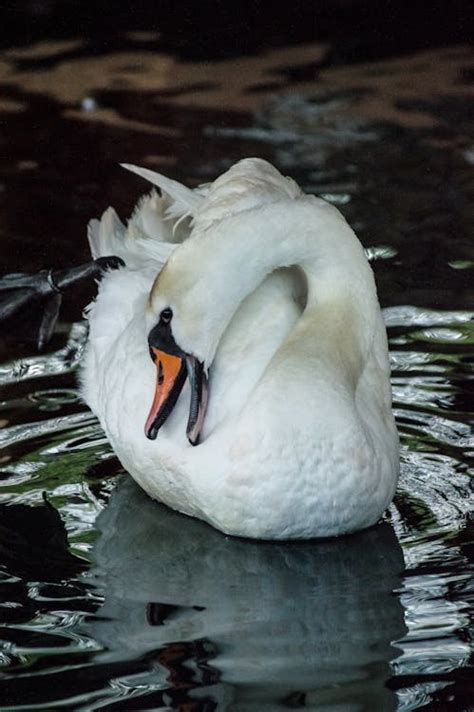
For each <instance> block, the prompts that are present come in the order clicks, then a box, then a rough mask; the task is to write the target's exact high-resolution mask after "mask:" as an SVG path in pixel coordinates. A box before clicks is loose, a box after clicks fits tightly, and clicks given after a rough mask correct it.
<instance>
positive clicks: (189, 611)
mask: <svg viewBox="0 0 474 712" xmlns="http://www.w3.org/2000/svg"><path fill="white" fill-rule="evenodd" d="M35 7H36V6H35ZM38 7H40V5H38ZM59 34H60V33H59ZM309 34H311V33H309ZM170 37H171V39H170ZM254 39H255V37H254ZM277 39H278V41H277V40H275V42H274V45H273V46H272V47H266V48H263V47H262V46H261V45H259V44H258V42H256V43H254V45H252V48H253V51H254V54H252V55H250V54H247V55H246V56H243V57H236V56H235V54H236V53H235V51H234V52H232V53H231V54H233V58H229V57H226V56H222V57H219V56H218V54H219V53H218V52H217V53H216V56H215V57H214V59H213V61H212V62H209V61H205V60H204V59H203V58H202V57H201V56H194V57H192V56H190V53H189V51H185V50H186V47H187V48H188V49H189V47H188V45H186V46H185V47H184V48H183V47H182V48H181V50H182V51H181V50H180V48H179V47H178V44H177V43H176V42H175V45H174V46H173V47H172V48H171V49H170V44H171V45H172V44H173V37H172V36H171V35H170V36H165V37H164V38H163V36H161V37H159V36H158V35H157V34H156V32H155V31H154V30H153V31H148V32H144V31H143V28H142V31H141V32H140V33H138V34H137V33H136V32H134V33H129V34H128V35H127V34H125V33H123V32H122V34H120V35H118V36H114V38H113V41H111V42H110V43H109V45H107V44H106V43H105V44H104V43H102V44H101V45H100V46H98V45H97V43H95V44H94V41H93V40H91V39H90V38H89V39H88V41H85V40H82V39H81V36H80V35H77V36H75V37H71V31H70V30H69V32H68V33H65V36H61V35H60V36H59V37H58V38H57V39H56V40H54V41H52V40H51V41H48V42H43V43H40V44H33V45H30V44H26V41H25V43H24V44H23V45H22V46H18V47H16V48H12V47H9V48H6V49H5V50H3V52H2V54H1V55H0V85H1V88H2V98H0V122H1V124H0V128H1V139H0V140H1V142H2V153H1V157H0V171H1V178H0V180H1V182H0V214H1V218H0V231H1V233H2V234H1V241H0V254H1V258H2V268H3V271H4V272H11V271H18V270H24V271H29V270H31V271H33V270H37V269H40V268H44V267H63V266H68V265H72V264H76V263H79V262H81V261H85V260H87V259H88V255H87V247H86V240H85V225H86V223H87V221H88V219H89V218H90V217H93V216H97V215H99V214H100V213H101V212H102V211H103V210H104V209H105V208H106V207H107V206H108V205H109V204H112V205H114V206H115V207H116V208H117V209H118V211H119V213H121V215H122V216H123V217H125V216H126V215H127V214H128V213H129V211H130V210H131V208H132V207H133V205H134V202H135V201H136V200H137V198H138V197H139V195H140V191H141V190H143V184H142V183H141V182H139V181H138V180H136V179H135V178H134V177H132V176H130V175H127V174H125V173H124V172H123V171H122V170H121V169H120V168H118V166H117V164H118V163H119V162H122V161H130V162H133V163H138V164H142V165H147V166H149V167H152V168H153V167H156V168H157V170H160V171H162V172H165V173H168V174H169V175H171V176H173V177H177V178H178V179H181V180H184V181H186V182H188V183H189V184H191V185H196V184H198V183H199V182H203V181H206V180H209V179H212V178H213V177H215V176H216V175H217V174H218V173H220V172H222V171H223V170H225V169H226V168H227V167H228V166H229V165H231V163H232V162H234V161H235V160H237V159H239V158H242V157H244V156H251V155H256V156H261V157H263V158H267V159H268V160H270V161H272V162H273V163H274V164H275V165H276V166H277V167H278V168H279V169H280V170H282V171H283V172H285V173H286V174H288V175H291V176H292V177H293V178H295V179H296V180H297V181H298V182H299V183H300V184H301V185H302V186H303V187H304V188H305V189H306V190H307V191H310V192H314V193H317V194H319V195H322V196H323V197H325V198H326V199H327V200H329V201H331V202H333V203H335V204H336V205H337V206H338V207H339V208H340V209H341V210H342V211H343V213H344V214H345V215H346V216H347V218H348V219H349V221H350V222H351V224H352V225H353V227H354V229H355V230H356V232H357V233H358V235H359V236H360V238H361V240H362V242H363V243H364V245H365V246H366V248H367V250H368V254H369V256H370V257H371V259H372V261H373V262H372V263H373V267H374V270H375V273H376V278H377V282H378V286H379V293H380V300H381V303H382V305H383V306H384V307H385V317H386V322H387V327H388V331H389V337H390V345H391V356H392V365H393V390H394V406H395V412H396V416H397V422H398V425H399V429H400V433H401V440H402V453H401V457H402V476H401V481H400V486H399V490H398V493H397V496H396V499H395V502H394V504H393V506H392V507H391V509H390V511H389V512H388V513H387V515H386V517H385V520H386V521H385V522H384V523H382V524H380V525H379V526H377V527H376V528H374V529H372V530H370V531H367V532H364V533H361V534H359V535H356V536H353V537H350V538H347V539H343V540H340V541H328V542H308V543H301V544H292V545H283V544H278V545H272V544H264V543H250V542H243V541H239V540H231V539H228V538H225V537H223V536H222V535H220V534H219V533H217V532H215V531H213V530H212V529H210V528H208V527H207V526H205V525H203V524H201V523H199V522H197V521H193V520H190V519H187V518H183V517H180V516H178V515H176V514H174V513H172V512H170V511H168V510H166V509H165V508H163V507H160V506H159V505H157V504H154V503H152V502H151V501H150V500H148V498H147V497H146V496H145V495H144V494H143V493H142V492H140V491H139V490H138V489H137V488H136V487H135V486H134V484H133V483H132V482H130V481H129V480H128V479H127V477H126V476H125V475H123V473H122V475H121V470H120V466H119V464H118V463H117V461H116V460H115V459H114V458H113V456H112V453H111V452H110V448H109V446H108V444H107V442H106V441H105V438H104V437H103V435H102V433H101V431H100V428H99V426H98V425H97V422H96V421H95V419H94V418H93V417H92V416H91V415H90V413H89V412H88V411H87V409H86V408H85V406H84V405H83V404H82V403H81V402H80V399H79V397H78V394H77V387H76V374H75V370H76V367H77V365H78V362H79V360H80V356H81V352H82V349H83V346H84V342H85V338H86V329H85V326H84V324H83V323H82V322H81V310H82V307H83V306H84V305H85V304H86V303H87V299H88V298H89V296H90V293H88V292H87V290H84V289H82V290H78V291H76V292H74V293H73V294H71V295H70V296H69V298H68V301H67V303H66V305H65V310H64V311H63V319H64V320H63V322H62V323H61V324H60V326H59V328H58V330H57V333H56V335H55V337H54V340H53V342H52V344H51V348H50V350H49V352H48V353H46V354H45V355H41V356H39V355H35V352H34V348H33V343H32V339H34V334H35V332H34V327H35V324H34V318H33V316H32V318H31V319H30V318H28V319H26V321H25V322H24V323H23V324H22V327H23V328H22V331H21V334H20V335H18V334H15V335H14V334H13V332H10V331H9V330H6V329H5V330H4V333H3V335H2V342H1V356H2V364H1V366H0V384H1V387H2V395H1V398H2V401H1V404H0V407H1V411H2V412H1V414H0V419H1V425H2V426H3V427H2V430H1V431H0V445H1V451H0V622H1V630H0V638H1V641H0V665H1V668H0V708H1V709H2V710H5V712H7V711H8V710H53V709H65V710H81V711H83V712H85V711H92V710H113V711H114V712H115V711H117V712H118V711H119V710H125V711H129V710H155V709H160V710H161V709H163V710H171V709H176V710H181V711H182V712H210V711H211V710H219V711H220V712H221V711H224V710H225V711H228V712H230V711H232V712H243V711H245V712H269V711H270V710H280V709H297V708H304V709H310V710H318V711H319V710H322V711H324V710H331V711H332V712H339V711H341V710H344V711H346V710H347V711H349V710H350V711H351V712H352V710H367V711H370V712H372V711H374V712H378V711H379V710H380V711H385V710H403V711H406V710H418V709H420V710H421V709H423V710H430V711H442V710H466V711H467V710H474V683H473V680H474V674H473V672H474V671H473V662H474V659H473V648H472V633H473V629H472V614H473V610H474V606H473V582H472V562H473V558H474V533H473V527H472V523H471V513H472V489H471V484H472V480H470V471H469V467H470V465H471V466H472V461H473V454H474V442H473V439H472V434H471V431H470V428H469V422H470V417H471V416H470V414H472V410H473V408H472V405H473V398H472V396H473V390H474V385H473V375H472V374H473V371H472V364H473V357H474V329H473V322H472V314H473V308H474V290H473V284H474V280H473V274H474V272H473V268H474V243H473V239H472V238H473V235H472V223H471V219H470V215H469V208H470V207H471V206H472V199H473V197H474V178H473V169H472V166H473V164H474V131H473V123H472V106H473V105H472V99H470V97H469V84H468V82H469V79H470V78H472V71H473V57H472V54H471V53H470V52H469V50H468V49H467V48H466V47H464V46H462V45H460V44H452V45H451V46H448V47H442V48H439V47H431V48H428V49H423V50H418V51H414V50H413V51H410V52H407V53H405V54H403V55H400V56H397V54H396V52H395V50H394V48H393V46H391V47H390V48H389V50H390V51H387V52H384V51H379V52H378V55H377V56H378V59H377V58H374V57H373V56H370V55H371V53H370V52H369V51H368V50H367V47H366V49H365V51H364V52H362V54H360V53H359V55H358V56H355V57H354V56H350V54H351V53H350V52H349V53H348V54H346V55H345V56H343V57H342V60H341V59H340V58H341V53H340V51H339V54H338V53H337V52H336V54H334V47H332V48H331V46H328V45H327V44H324V43H321V42H319V43H314V42H313V43H311V42H310V41H309V40H308V38H306V37H303V39H305V40H307V42H306V44H301V43H300V44H299V45H297V46H285V43H284V42H283V41H282V39H281V37H279V38H277ZM300 39H301V38H300ZM207 41H208V42H209V41H210V40H209V37H208V38H207ZM249 42H250V40H249ZM429 44H430V43H429V42H427V46H429ZM434 44H436V42H434ZM340 45H341V43H339V48H340ZM353 54H354V53H353ZM372 54H373V52H372ZM338 57H339V60H338ZM369 59H370V60H371V61H368V60H369ZM470 102H471V103H470ZM10 328H12V325H10V326H9V329H10ZM471 474H472V471H471ZM117 482H118V485H117Z"/></svg>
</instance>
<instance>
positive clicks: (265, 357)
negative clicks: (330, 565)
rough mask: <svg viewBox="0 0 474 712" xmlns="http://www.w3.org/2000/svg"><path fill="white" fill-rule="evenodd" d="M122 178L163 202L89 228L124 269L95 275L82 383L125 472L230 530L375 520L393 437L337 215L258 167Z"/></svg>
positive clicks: (301, 528)
mask: <svg viewBox="0 0 474 712" xmlns="http://www.w3.org/2000/svg"><path fill="white" fill-rule="evenodd" d="M129 168H131V170H133V171H135V172H136V173H138V174H140V175H142V176H143V177H145V178H147V179H148V180H150V181H151V182H152V183H154V184H156V185H158V186H160V188H161V189H162V193H163V195H162V197H161V198H159V197H158V196H157V195H156V193H152V194H151V195H150V196H149V197H147V198H144V199H142V201H141V202H140V204H139V205H138V207H137V209H136V211H135V213H134V215H133V217H132V219H131V221H130V222H129V224H128V227H127V229H125V227H124V226H123V225H122V224H121V223H120V221H119V220H118V218H117V216H116V214H115V213H114V212H113V211H112V210H111V209H109V210H108V211H106V213H105V214H104V215H103V217H102V219H101V221H100V222H98V221H92V222H91V224H90V229H89V241H90V245H91V250H92V254H93V256H94V257H95V258H97V257H99V256H101V255H110V254H115V255H118V256H119V257H122V258H123V259H124V261H125V263H126V265H127V267H126V268H124V269H121V270H118V271H116V272H111V273H109V274H107V275H106V276H105V277H104V279H103V280H102V283H101V285H100V290H99V295H98V297H97V300H96V302H95V304H93V305H92V307H91V309H90V314H89V322H90V336H89V344H88V349H87V353H86V357H85V363H84V368H83V374H82V380H83V394H84V397H85V399H86V401H87V403H88V404H89V406H90V407H91V409H92V410H93V411H94V413H95V414H96V415H97V416H98V418H99V420H100V422H101V424H102V426H103V428H104V430H105V432H106V434H107V436H108V438H109V440H110V442H111V444H112V447H113V448H114V450H115V452H116V453H117V455H118V457H119V458H120V460H121V462H122V464H123V466H124V467H125V468H126V469H127V470H128V471H129V472H130V474H131V475H132V476H133V477H134V479H135V480H136V481H137V482H138V483H139V484H140V485H141V486H142V487H143V488H144V489H145V490H146V492H148V494H149V495H151V496H152V497H154V498H156V499H159V500H160V501H162V502H164V503H166V504H168V505H169V506H171V507H172V508H174V509H177V510H179V511H180V512H184V513H186V514H189V515H192V516H195V517H199V518H201V519H203V520H205V521H207V522H209V523H210V524H212V525H213V526H215V527H217V528H218V529H220V530H222V531H224V532H226V533H228V534H234V535H240V536H245V537H255V538H268V539H291V538H310V537H317V536H318V537H319V536H334V535H339V534H344V533H348V532H353V531H356V530H358V529H362V528H364V527H368V526H370V525H372V524H374V523H375V522H376V521H377V519H378V518H379V517H380V515H381V514H382V512H383V511H384V509H385V508H386V507H387V505H388V504H389V503H390V501H391V499H392V497H393V494H394V491H395V487H396V483H397V477H398V469H399V464H398V463H399V454H398V436H397V431H396V428H395V424H394V420H393V415H392V410H391V395H390V382H389V363H388V352H387V341H386V334H385V328H384V324H383V320H382V316H381V312H380V307H379V304H378V301H377V295H376V289H375V284H374V279H373V275H372V271H371V269H370V267H369V265H368V262H367V259H366V257H365V254H364V251H363V249H362V246H361V244H360V242H359V241H358V240H357V238H356V237H355V235H354V233H353V231H352V230H351V229H350V227H349V226H348V225H347V223H346V221H345V220H344V218H343V217H342V215H341V214H340V213H339V211H338V210H337V209H336V208H334V207H333V206H331V205H329V204H328V203H326V202H324V201H323V200H320V199H318V198H316V197H314V196H309V195H305V194H304V193H303V192H302V191H301V190H300V189H299V188H298V186H297V185H296V184H295V183H294V182H293V181H292V180H290V179H288V178H285V177H283V176H282V175H281V174H280V173H279V172H278V171H277V170H276V169H275V168H274V167H273V166H271V165H270V164H269V163H267V162H266V161H263V160H260V159H255V158H253V159H245V160H243V161H240V162H239V163H237V164H235V165H234V166H233V167H232V168H230V169H229V170H228V171H227V172H226V173H224V174H223V175H221V176H220V177H219V178H218V179H217V180H216V181H214V183H212V184H209V185H206V186H201V187H200V188H198V189H196V190H194V191H193V190H190V189H188V188H185V187H184V186H182V185H180V184H178V183H176V182H174V181H170V180H169V179H166V178H165V177H164V176H161V175H159V174H157V173H154V172H152V171H148V170H145V169H139V168H135V167H131V166H130V167H129ZM163 263H165V266H164V267H163ZM150 355H151V356H152V358H150ZM152 359H153V360H155V362H156V365H154V363H153V360H152ZM207 373H209V402H208V404H207V412H206V400H207V378H206V374H207ZM187 374H188V375H189V378H188V379H187V381H186V375H187ZM180 392H181V394H180ZM153 394H155V396H154V397H153ZM152 401H153V403H152ZM150 406H151V410H150ZM145 423H146V427H145V430H146V435H147V436H148V437H145V433H144V426H145ZM158 430H159V434H158V437H156V435H157V432H158ZM198 440H199V445H198V446H197V447H193V445H192V443H194V444H195V443H197V442H198Z"/></svg>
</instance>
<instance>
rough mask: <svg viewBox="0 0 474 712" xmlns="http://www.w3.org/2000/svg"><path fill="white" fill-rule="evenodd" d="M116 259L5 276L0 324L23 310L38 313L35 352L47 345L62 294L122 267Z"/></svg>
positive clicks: (0, 281) (0, 286) (0, 291)
mask: <svg viewBox="0 0 474 712" xmlns="http://www.w3.org/2000/svg"><path fill="white" fill-rule="evenodd" d="M124 266H125V263H124V262H123V260H121V259H120V257H115V256H113V255H112V256H110V257H99V259H97V260H94V261H93V262H88V263H87V264H84V265H79V266H78V267H71V268H70V269H62V270H54V271H53V270H42V271H41V272H38V273H37V274H7V275H5V276H4V277H2V278H1V279H0V323H1V322H3V321H6V320H7V319H9V318H10V317H12V316H14V315H15V314H17V313H18V312H19V311H21V310H23V309H26V308H27V307H30V308H33V309H38V310H42V315H43V316H42V319H41V324H40V327H39V331H38V349H39V350H40V351H41V350H42V349H43V348H44V347H45V346H46V345H47V344H48V342H49V341H50V339H51V336H52V334H53V331H54V327H55V326H56V322H57V319H58V316H59V310H60V308H61V302H62V297H63V294H64V292H65V291H66V290H67V289H69V288H71V287H73V286H75V285H76V284H78V283H80V282H84V281H85V280H87V279H92V278H95V279H97V278H100V277H101V276H102V274H103V273H104V272H106V271H107V270H109V269H118V268H119V267H124Z"/></svg>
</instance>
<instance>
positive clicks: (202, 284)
mask: <svg viewBox="0 0 474 712" xmlns="http://www.w3.org/2000/svg"><path fill="white" fill-rule="evenodd" d="M203 254H204V255H205V260H203V258H202V256H203ZM176 258H177V259H181V258H182V259H184V260H185V262H188V264H203V269H202V270H200V272H199V279H198V280H196V281H195V283H194V284H193V285H192V287H191V288H190V289H189V291H188V293H187V294H186V296H185V297H184V300H185V303H186V305H187V307H189V309H190V310H191V311H190V313H192V314H199V315H200V316H201V317H202V318H203V319H204V324H203V328H202V329H201V333H200V334H199V333H197V331H196V333H195V335H194V340H196V339H198V340H199V338H201V344H200V345H201V347H202V352H203V353H207V357H206V365H209V364H210V362H211V361H212V359H213V357H214V354H215V351H216V348H217V345H218V343H219V340H220V338H221V336H222V334H223V332H224V330H225V328H226V327H227V325H228V323H229V322H230V320H231V319H232V316H233V315H234V313H235V312H236V310H237V308H238V307H239V305H240V304H241V302H242V301H243V299H244V298H245V297H246V296H247V295H248V294H250V293H251V292H253V291H254V290H255V289H256V288H257V287H258V286H259V284H261V282H262V281H263V280H264V279H265V277H266V276H267V275H268V274H269V273H270V272H272V271H273V270H275V269H277V268H279V267H289V266H296V265H298V266H299V267H300V268H301V269H302V270H303V271H304V273H305V275H306V279H307V289H308V297H307V305H306V308H305V312H304V314H303V316H302V319H301V321H302V322H304V321H306V320H307V319H314V318H316V315H319V321H321V318H322V317H323V315H324V314H327V318H326V320H324V319H323V321H325V323H324V324H323V323H321V325H320V328H321V329H322V330H323V332H324V330H325V329H326V331H327V335H329V334H330V333H332V332H333V331H334V329H338V328H345V326H347V327H349V326H350V325H351V324H352V325H353V328H354V330H355V329H357V333H358V334H359V337H358V338H359V340H360V346H361V349H362V351H363V352H366V350H367V348H368V346H369V343H368V342H369V339H370V338H371V332H372V328H373V323H374V319H375V316H374V315H375V313H376V312H375V310H376V309H377V308H378V302H377V296H376V291H375V284H374V279H373V275H372V270H371V269H370V267H369V265H368V262H367V259H366V257H365V254H364V251H363V248H362V246H361V244H360V242H359V241H358V239H357V238H356V236H355V235H354V233H353V231H352V230H351V228H350V227H349V226H348V224H347V223H346V221H345V220H344V218H343V217H342V215H341V214H340V213H339V211H338V210H337V209H336V208H334V207H333V206H331V205H329V204H328V203H325V202H324V201H323V200H320V199H318V198H315V197H313V196H304V197H302V198H299V199H297V200H294V199H293V200H282V201H279V202H278V203H273V204H272V205H268V206H265V207H260V208H258V209H255V210H248V211H244V212H241V213H239V214H237V215H235V216H232V217H230V218H228V219H226V220H223V221H221V222H219V223H218V224H217V225H212V226H210V227H208V228H207V229H200V226H199V222H198V223H197V225H196V228H195V229H194V231H193V235H192V237H191V238H190V239H189V240H188V241H187V243H184V244H183V246H182V248H181V249H180V250H179V251H178V253H177V254H176ZM354 320H355V322H357V323H354ZM344 325H345V326H344ZM351 330H352V328H351ZM176 337H177V340H178V341H179V338H180V335H179V334H176Z"/></svg>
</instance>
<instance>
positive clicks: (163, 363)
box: [145, 347, 187, 440]
mask: <svg viewBox="0 0 474 712" xmlns="http://www.w3.org/2000/svg"><path fill="white" fill-rule="evenodd" d="M150 354H151V357H152V359H153V361H154V362H155V364H156V369H157V374H156V375H157V377H156V389H155V395H154V398H153V403H152V406H151V409H150V413H149V415H148V418H147V419H146V424H145V435H146V436H147V438H149V439H150V440H154V439H155V438H156V436H157V434H158V430H159V429H160V427H161V426H162V425H163V423H164V422H165V420H166V418H167V417H168V416H169V414H170V413H171V411H172V410H173V408H174V406H175V404H176V401H177V400H178V397H179V394H180V393H181V390H182V388H183V386H184V382H185V381H186V375H187V374H186V365H185V362H184V360H183V359H182V358H180V357H179V356H174V355H172V354H168V353H166V352H165V351H160V349H156V348H154V347H151V348H150Z"/></svg>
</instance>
